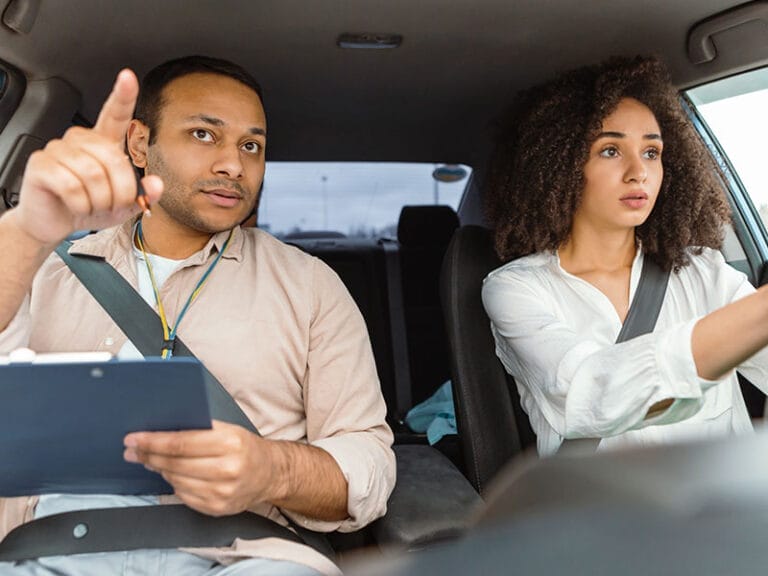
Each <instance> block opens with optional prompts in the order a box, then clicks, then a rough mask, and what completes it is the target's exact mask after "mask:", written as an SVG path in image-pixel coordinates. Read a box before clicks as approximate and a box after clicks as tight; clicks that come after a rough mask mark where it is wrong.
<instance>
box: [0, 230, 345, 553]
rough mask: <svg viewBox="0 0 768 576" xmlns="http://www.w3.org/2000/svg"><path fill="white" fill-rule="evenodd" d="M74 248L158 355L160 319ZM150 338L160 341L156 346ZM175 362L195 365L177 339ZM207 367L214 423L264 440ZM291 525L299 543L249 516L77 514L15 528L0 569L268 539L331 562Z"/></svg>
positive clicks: (174, 510)
mask: <svg viewBox="0 0 768 576" xmlns="http://www.w3.org/2000/svg"><path fill="white" fill-rule="evenodd" d="M71 245H72V243H71V242H68V241H64V242H62V243H61V244H60V245H59V246H58V247H57V248H56V253H57V254H58V255H59V257H61V259H62V260H63V261H64V262H65V263H66V264H67V266H69V268H70V269H71V270H72V272H73V273H74V274H75V276H76V277H77V278H78V279H79V280H80V282H81V283H82V284H83V285H84V286H85V287H86V288H87V289H88V291H89V292H90V293H91V295H93V297H94V298H95V299H96V300H97V301H98V303H99V304H100V305H101V306H102V308H104V310H106V311H107V312H108V313H109V315H110V316H111V317H112V319H113V320H114V321H115V323H116V324H117V325H118V326H119V327H120V329H121V330H122V331H123V332H124V333H125V335H126V336H127V337H128V339H129V340H131V342H133V344H134V345H135V346H136V348H137V349H138V350H139V351H140V352H141V353H142V354H143V355H145V356H157V355H159V350H160V348H161V345H162V325H161V323H160V319H159V316H158V315H157V313H156V312H155V311H154V310H153V309H152V308H151V307H150V306H149V305H148V304H147V303H146V302H145V301H144V299H143V298H142V297H141V296H140V295H139V293H138V292H136V290H134V288H133V287H132V286H131V285H130V284H129V283H128V282H127V281H126V280H125V278H123V277H122V276H121V275H120V274H119V273H118V272H117V270H115V269H114V268H113V267H112V266H110V265H109V264H108V263H107V262H106V261H105V260H104V259H103V258H99V257H92V256H84V255H76V256H75V255H72V254H69V247H70V246H71ZM152 334H157V335H159V340H158V339H157V338H154V337H153V336H152ZM174 355H176V356H190V357H193V358H195V355H194V354H193V353H192V352H191V351H190V350H189V348H187V346H186V345H185V344H184V343H183V342H182V341H181V340H180V339H178V338H177V339H176V345H175V347H174ZM201 365H202V363H201ZM202 366H203V370H204V371H205V385H206V390H207V394H208V402H209V409H210V412H211V416H212V417H213V418H215V419H217V420H224V421H226V422H230V423H233V424H238V425H241V426H243V427H244V428H246V429H247V430H250V431H251V432H253V433H254V434H259V432H258V430H257V429H256V426H254V424H253V423H252V422H251V421H250V419H249V418H248V417H247V416H246V415H245V413H244V412H243V411H242V410H241V409H240V407H239V406H238V405H237V402H235V400H234V398H232V396H230V394H229V393H228V392H227V391H226V389H225V388H224V387H223V386H222V385H221V383H220V382H219V381H218V380H217V379H216V377H215V376H214V375H213V374H211V373H210V371H208V370H207V368H205V366H204V365H202ZM286 519H287V520H288V522H289V523H290V524H291V526H292V527H293V528H294V530H296V532H298V533H299V535H298V536H297V535H296V534H294V533H293V532H291V531H290V530H289V529H288V528H286V527H284V526H281V525H280V524H278V523H276V522H274V521H273V520H270V519H268V518H265V517H263V516H259V515H257V514H252V513H249V512H243V513H241V514H237V515H234V516H224V517H213V516H208V515H206V514H201V513H199V512H196V511H194V510H192V509H190V508H188V507H186V506H183V505H162V506H129V507H122V508H101V509H91V510H77V511H74V512H66V513H62V514H54V515H52V516H46V517H43V518H39V519H36V520H32V521H31V522H27V523H25V524H22V525H21V526H18V527H16V528H15V529H14V530H12V531H11V532H9V533H8V535H7V536H6V537H5V538H4V539H3V541H2V542H0V561H3V562H11V561H18V560H29V559H33V558H39V557H42V556H58V555H64V554H83V553H86V552H108V551H118V550H137V549H141V548H150V549H157V548H181V547H197V546H229V545H231V544H232V542H233V541H234V540H235V538H243V539H258V538H268V537H273V538H281V539H286V540H292V541H294V542H299V543H302V544H307V545H309V546H311V547H312V548H314V549H315V550H317V551H318V552H320V553H321V554H324V555H325V556H328V557H329V558H331V559H333V557H334V552H333V549H332V548H331V546H330V544H329V543H328V541H327V539H326V538H325V537H324V535H322V534H319V533H317V532H312V531H311V530H307V529H306V528H303V527H301V526H298V525H296V524H295V523H294V522H292V521H291V519H290V518H289V517H286Z"/></svg>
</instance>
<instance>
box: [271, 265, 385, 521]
mask: <svg viewBox="0 0 768 576" xmlns="http://www.w3.org/2000/svg"><path fill="white" fill-rule="evenodd" d="M314 283H315V286H314V295H315V300H314V311H313V321H312V326H311V331H310V340H309V356H308V371H307V377H306V381H305V383H304V402H305V412H306V419H307V420H306V421H307V441H308V443H309V444H311V445H313V446H316V447H318V448H321V449H323V450H325V451H326V452H328V453H329V454H330V455H331V456H332V457H333V459H334V460H335V461H336V463H337V464H338V466H339V469H340V470H341V472H342V474H343V475H344V478H345V479H346V481H347V510H348V514H349V517H348V518H347V519H345V520H343V521H340V522H326V521H318V520H314V519H310V518H306V517H302V516H299V515H296V514H295V513H291V512H286V513H287V514H290V516H291V517H292V518H294V520H297V521H298V522H300V524H301V525H303V526H305V527H307V528H311V529H313V530H318V531H324V532H328V531H332V530H340V531H342V532H351V531H354V530H358V529H360V528H362V527H363V526H365V525H366V524H368V523H370V522H372V521H373V520H375V519H376V518H378V517H380V516H383V515H384V514H385V513H386V510H387V500H388V499H389V495H390V493H391V492H392V489H393V487H394V485H395V456H394V453H393V452H392V448H391V446H392V440H393V436H392V431H391V430H390V428H389V426H388V425H387V423H386V420H385V418H386V405H385V403H384V398H383V396H382V394H381V388H380V386H379V380H378V377H377V374H376V365H375V361H374V358H373V351H372V349H371V344H370V341H369V339H368V331H367V330H366V327H365V322H364V321H363V318H362V315H361V314H360V311H359V310H358V309H357V306H356V305H355V303H354V301H353V300H352V297H351V296H350V295H349V293H348V292H347V290H346V288H345V287H344V285H343V283H342V282H341V280H340V279H339V278H338V276H337V275H336V274H335V273H334V272H333V271H331V270H330V269H329V268H327V267H326V266H325V265H324V264H322V263H320V262H316V263H315V274H314Z"/></svg>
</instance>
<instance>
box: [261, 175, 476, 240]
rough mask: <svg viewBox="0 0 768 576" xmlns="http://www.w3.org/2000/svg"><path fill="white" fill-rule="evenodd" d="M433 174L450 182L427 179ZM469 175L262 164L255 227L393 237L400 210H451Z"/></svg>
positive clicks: (288, 232) (290, 232) (284, 233)
mask: <svg viewBox="0 0 768 576" xmlns="http://www.w3.org/2000/svg"><path fill="white" fill-rule="evenodd" d="M436 169H439V170H438V175H441V174H443V175H445V176H444V177H443V180H450V179H455V181H453V182H444V181H438V180H437V179H435V178H433V173H434V172H435V170H436ZM470 173H471V169H470V168H469V167H468V166H463V165H442V164H427V163H423V164H420V163H410V164H406V163H363V162H268V163H267V169H266V174H265V176H264V189H263V191H262V198H261V202H260V205H259V213H258V225H259V227H260V228H262V229H265V230H268V231H269V232H271V233H272V234H274V235H275V236H278V237H286V236H287V235H294V236H295V235H298V234H309V235H317V236H322V235H324V234H325V233H327V232H332V233H336V234H337V235H340V234H343V235H344V236H349V237H365V238H380V237H387V236H388V237H395V236H396V235H397V220H398V217H399V216H400V209H401V208H402V207H403V206H404V205H407V204H446V205H449V206H451V207H452V208H453V209H454V210H456V209H457V208H458V206H459V201H460V200H461V197H462V194H463V193H464V188H465V187H466V184H467V182H468V181H469V175H470Z"/></svg>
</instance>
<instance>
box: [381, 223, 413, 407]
mask: <svg viewBox="0 0 768 576" xmlns="http://www.w3.org/2000/svg"><path fill="white" fill-rule="evenodd" d="M379 245H381V247H382V248H383V249H384V264H385V267H386V270H387V300H388V302H389V333H390V340H391V342H392V359H393V360H394V364H395V366H394V369H395V402H396V406H397V408H396V410H397V412H396V417H397V419H398V421H399V422H402V421H403V419H404V418H405V415H406V414H407V413H408V410H410V409H411V404H412V401H411V363H410V359H409V358H408V339H407V334H408V332H407V330H406V327H405V310H404V305H403V280H402V271H401V268H400V247H399V245H398V243H397V242H396V241H394V240H390V239H389V238H381V239H380V240H379Z"/></svg>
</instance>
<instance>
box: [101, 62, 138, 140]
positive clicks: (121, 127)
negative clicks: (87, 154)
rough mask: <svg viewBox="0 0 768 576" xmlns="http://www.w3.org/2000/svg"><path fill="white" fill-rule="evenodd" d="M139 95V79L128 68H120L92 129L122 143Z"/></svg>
mask: <svg viewBox="0 0 768 576" xmlns="http://www.w3.org/2000/svg"><path fill="white" fill-rule="evenodd" d="M138 95H139V80H138V79H137V78H136V75H135V74H134V73H133V72H132V71H131V70H129V69H127V68H126V69H124V70H121V71H120V73H119V74H118V75H117V79H116V80H115V84H114V86H113V87H112V92H110V94H109V96H108V97H107V100H106V101H105V102H104V105H103V106H102V107H101V112H99V118H98V119H97V120H96V125H95V126H94V127H93V129H94V131H96V132H97V133H99V134H101V135H103V136H106V137H107V138H110V139H112V140H114V141H115V142H116V143H117V144H119V145H121V146H122V145H123V142H124V140H125V133H126V132H127V131H128V125H129V124H130V122H131V119H132V118H133V109H134V106H135V105H136V98H137V96H138Z"/></svg>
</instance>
